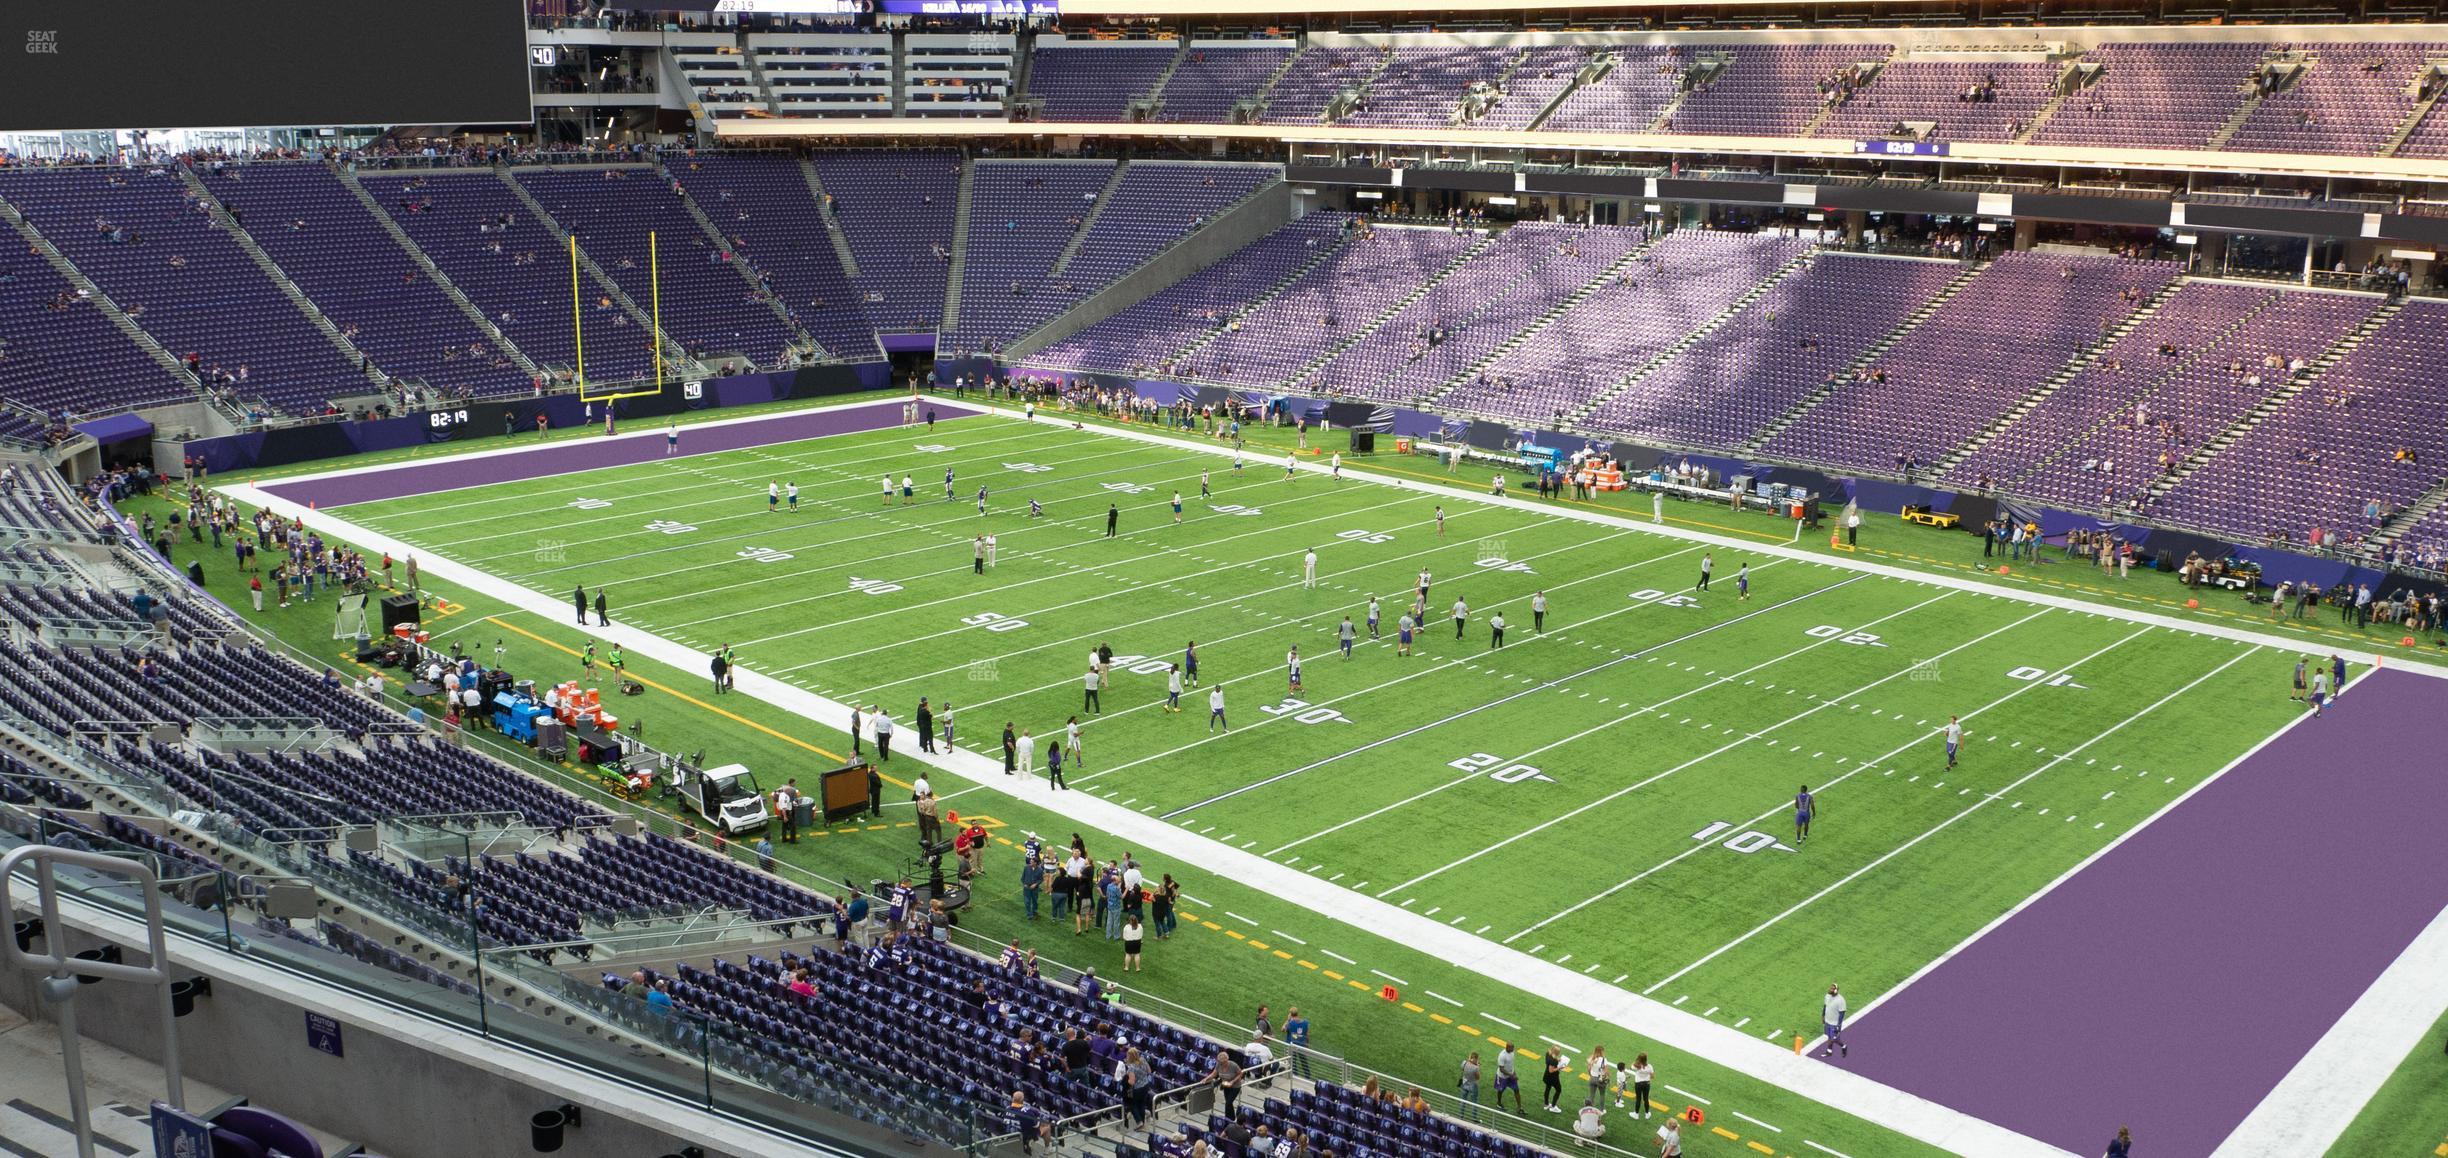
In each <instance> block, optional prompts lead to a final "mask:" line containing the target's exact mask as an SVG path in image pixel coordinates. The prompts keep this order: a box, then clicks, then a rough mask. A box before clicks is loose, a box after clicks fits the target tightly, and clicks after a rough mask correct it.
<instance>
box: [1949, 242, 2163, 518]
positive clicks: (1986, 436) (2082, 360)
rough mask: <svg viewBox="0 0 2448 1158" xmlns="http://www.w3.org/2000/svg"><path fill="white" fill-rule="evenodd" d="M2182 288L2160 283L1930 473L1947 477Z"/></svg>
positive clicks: (2122, 338)
mask: <svg viewBox="0 0 2448 1158" xmlns="http://www.w3.org/2000/svg"><path fill="white" fill-rule="evenodd" d="M2182 288H2184V282H2183V281H2182V280H2181V279H2179V280H2177V281H2171V282H2169V283H2168V284H2166V285H2164V286H2161V287H2160V288H2159V292H2157V293H2155V294H2152V295H2151V298H2150V300H2149V301H2146V302H2144V303H2142V305H2141V307H2140V308H2138V309H2136V310H2133V311H2132V312H2130V313H2128V314H2126V315H2125V316H2124V318H2123V319H2121V320H2119V321H2118V322H2117V324H2115V325H2113V326H2110V327H2109V328H2108V329H2107V330H2106V331H2104V332H2103V333H2101V335H2100V336H2099V339H2098V340H2097V341H2094V342H2092V343H2091V345H2090V346H2089V347H2087V348H2085V349H2084V350H2083V351H2082V352H2081V353H2078V354H2076V355H2074V356H2073V357H2071V358H2068V359H2066V362H2065V364H2064V365H2062V366H2059V367H2058V368H2057V369H2056V370H2055V371H2054V372H2052V373H2051V374H2050V375H2049V376H2048V377H2047V378H2045V379H2042V380H2041V382H2040V384H2039V385H2038V386H2036V387H2034V388H2033V389H2032V391H2031V392H2030V393H2028V394H2025V395H2024V396H2023V397H2021V398H2019V399H2017V400H2015V404H2014V405H2012V406H2010V407H2007V408H2006V412H2005V413H2003V414H2000V415H1998V416H1997V417H1996V418H1993V419H1991V420H1990V421H1989V424H1988V425H1987V426H1984V427H1982V428H1981V429H1980V430H1978V431H1976V432H1974V433H1973V435H1972V437H1970V438H1967V439H1965V440H1964V441H1963V442H1962V443H1961V444H1960V445H1958V446H1956V448H1955V449H1953V450H1950V451H1948V452H1947V453H1946V455H1945V457H1943V458H1940V459H1939V460H1938V462H1937V464H1936V465H1935V466H1933V467H1931V468H1930V477H1931V478H1942V477H1944V476H1945V475H1946V473H1947V472H1948V471H1951V470H1954V469H1955V467H1956V466H1957V465H1958V464H1960V463H1962V462H1963V460H1964V459H1966V458H1969V457H1971V455H1972V452H1973V451H1976V450H1979V449H1980V448H1981V447H1982V446H1984V445H1986V444H1987V443H1988V441H1989V440H1990V439H1992V438H1996V437H1997V435H1998V432H1999V431H2001V430H2004V429H2006V428H2007V427H2008V426H2011V425H2013V424H2014V423H2015V421H2016V420H2017V419H2020V418H2022V417H2023V416H2024V415H2026V414H2029V413H2031V412H2032V408H2033V407H2035V406H2038V405H2040V403H2041V402H2042V401H2043V400H2045V399H2047V398H2048V396H2049V395H2051V394H2055V393H2056V392H2057V391H2058V390H2059V389H2061V388H2062V387H2064V386H2065V384H2066V383H2068V382H2071V381H2073V380H2074V379H2075V378H2077V377H2079V376H2081V374H2082V372H2083V371H2085V370H2088V369H2090V368H2091V365H2092V363H2094V362H2097V361H2099V359H2100V355H2102V354H2105V353H2107V352H2108V351H2109V350H2111V349H2114V348H2115V347H2116V344H2117V343H2118V342H2121V341H2124V340H2125V335H2127V334H2130V333H2132V332H2133V331H2134V328H2135V327H2136V326H2139V325H2141V324H2142V321H2143V319H2145V318H2148V317H2150V316H2151V315H2152V314H2155V313H2158V312H2159V307H2161V306H2164V305H2166V304H2167V301H2168V299H2169V298H2172V297H2175V296H2176V291H2177V290H2180V289H2182ZM2181 364H2182V363H2179V365H2181Z"/></svg>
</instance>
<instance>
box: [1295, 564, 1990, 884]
mask: <svg viewBox="0 0 2448 1158" xmlns="http://www.w3.org/2000/svg"><path fill="white" fill-rule="evenodd" d="M1953 595H1954V592H1951V591H1941V592H1939V593H1938V594H1936V595H1934V596H1931V597H1930V598H1928V599H1925V600H1923V601H1921V602H1920V603H1916V604H1914V605H1912V606H1911V607H1907V608H1905V609H1904V610H1903V611H1898V612H1894V613H1892V614H1889V615H1883V616H1880V617H1879V618H1877V619H1873V620H1871V621H1870V622H1868V623H1864V624H1862V625H1860V626H1858V627H1855V628H1853V629H1852V630H1854V631H1860V630H1863V629H1865V628H1869V627H1873V626H1876V625H1878V624H1881V623H1884V622H1886V621H1887V620H1890V619H1893V618H1895V617H1896V616H1898V615H1903V614H1906V613H1907V612H1912V611H1918V610H1920V609H1921V608H1924V607H1927V606H1929V605H1930V604H1932V603H1936V602H1938V601H1939V600H1941V599H1947V598H1950V597H1952V596H1953ZM1734 622H1737V621H1736V620H1731V619H1729V620H1725V621H1724V622H1721V623H1719V624H1717V625H1716V627H1723V626H1725V625H1726V624H1727V623H1734ZM1712 630H1715V628H1714V627H1711V628H1703V629H1701V630H1700V631H1696V632H1693V633H1691V634H1690V635H1684V636H1680V637H1677V638H1675V639H1670V640H1667V641H1666V642H1664V643H1658V644H1652V645H1650V646H1648V647H1645V648H1642V649H1640V650H1639V651H1636V652H1633V653H1632V654H1631V655H1630V656H1629V657H1628V658H1633V659H1638V658H1640V657H1642V656H1646V655H1649V654H1651V653H1653V652H1656V651H1659V650H1661V649H1663V648H1667V647H1671V646H1673V645H1674V644H1677V643H1680V642H1682V641H1684V640H1687V639H1692V638H1696V637H1697V636H1700V635H1703V634H1706V633H1707V632H1708V631H1712ZM1836 638H1837V637H1835V636H1826V637H1822V638H1816V639H1813V640H1811V641H1810V642H1809V643H1806V644H1803V645H1802V646H1801V647H1798V648H1795V649H1794V650H1792V651H1789V652H1786V653H1785V654H1783V655H1780V656H1777V657H1775V658H1773V659H1769V660H1765V661H1763V662H1761V663H1757V664H1753V665H1752V666H1750V667H1747V668H1744V669H1743V670H1741V671H1738V672H1734V673H1732V674H1731V675H1722V676H1718V677H1715V678H1714V679H1711V680H1707V681H1705V682H1703V683H1700V684H1698V685H1696V686H1694V687H1692V688H1690V689H1689V690H1686V691H1683V692H1679V693H1677V694H1675V695H1672V696H1668V697H1667V698H1665V699H1662V700H1659V701H1657V702H1655V703H1652V704H1650V705H1649V706H1647V707H1644V708H1639V709H1636V710H1634V711H1630V712H1626V713H1624V714H1623V715H1620V716H1617V717H1615V718H1614V719H1612V720H1608V721H1607V722H1605V723H1603V724H1598V725H1595V726H1593V727H1589V728H1584V729H1582V730H1580V731H1578V732H1575V733H1573V734H1572V735H1569V736H1566V737H1564V738H1563V739H1560V740H1555V741H1552V742H1550V743H1546V744H1541V745H1539V746H1538V747H1536V748H1532V749H1531V750H1529V751H1527V752H1524V753H1522V754H1520V755H1518V756H1515V757H1513V760H1514V762H1515V763H1527V762H1528V761H1529V760H1530V758H1531V757H1533V756H1537V755H1540V754H1542V753H1545V752H1548V751H1551V750H1553V749H1555V748H1560V747H1562V746H1564V745H1566V744H1570V743H1572V742H1574V741H1576V740H1580V739H1583V738H1585V737H1588V736H1590V735H1593V734H1595V733H1598V732H1601V731H1604V730H1606V729H1608V728H1611V727H1614V726H1615V725H1617V724H1620V723H1623V722H1624V721H1626V720H1630V719H1635V718H1637V717H1640V716H1643V715H1646V714H1648V713H1650V712H1654V711H1657V710H1658V709H1660V708H1663V707H1665V706H1666V705H1668V704H1671V703H1674V702H1676V701H1678V700H1683V699H1687V698H1689V697H1692V696H1696V695H1699V694H1700V693H1702V692H1705V691H1708V690H1710V689H1712V688H1718V687H1723V686H1725V685H1726V684H1727V683H1730V682H1732V681H1734V680H1736V679H1740V678H1741V677H1743V676H1746V675H1749V674H1751V673H1752V672H1755V671H1758V670H1760V669H1762V668H1766V667H1772V666H1774V665H1776V664H1779V663H1783V662H1784V661H1786V660H1789V659H1792V658H1793V657H1795V656H1797V655H1801V654H1803V653H1804V652H1808V651H1813V650H1816V649H1818V648H1820V647H1824V646H1826V645H1828V644H1830V643H1833V642H1835V641H1836ZM1482 775H1484V773H1482V772H1469V773H1465V774H1463V775H1461V776H1457V777H1455V778H1453V779H1451V780H1448V781H1446V782H1445V783H1443V784H1439V785H1437V786H1436V787H1434V788H1430V789H1428V790H1426V791H1423V792H1415V793H1413V794H1411V795H1409V796H1406V797H1404V798H1402V799H1400V800H1397V801H1395V802H1393V803H1392V804H1388V805H1385V806H1383V807H1381V808H1377V809H1373V810H1371V811H1369V812H1364V813H1362V814H1360V815H1358V816H1355V817H1353V818H1351V819H1350V820H1346V821H1344V822H1342V823H1341V824H1337V825H1334V826H1332V827H1329V828H1323V829H1319V830H1318V831H1316V832H1313V833H1310V834H1309V835H1307V836H1304V837H1301V838H1299V839H1297V840H1294V841H1292V842H1290V843H1288V844H1283V845H1280V846H1277V847H1275V848H1271V849H1268V850H1267V855H1268V856H1274V855H1275V854H1277V853H1281V852H1289V851H1291V850H1292V849H1295V848H1298V847H1300V846H1301V845H1304V844H1307V843H1309V842H1310V841H1313V840H1316V839H1317V838H1319V837H1321V836H1330V835H1332V834H1334V833H1337V832H1341V831H1343V830H1344V829H1346V828H1350V827H1352V826H1353V825H1356V824H1361V823H1365V822H1367V821H1370V820H1374V819H1376V818H1377V817H1380V816H1383V815H1385V814H1386V813H1389V812H1393V811H1395V810H1396V809H1400V808H1405V807H1408V806H1410V805H1412V804H1416V803H1418V802H1420V801H1422V800H1426V799H1427V798H1429V797H1431V796H1434V795H1436V794H1438V793H1440V792H1443V791H1445V790H1447V789H1449V788H1458V787H1460V786H1462V785H1464V784H1468V783H1470V782H1471V781H1473V780H1477V779H1479V778H1480V777H1481V776H1482Z"/></svg>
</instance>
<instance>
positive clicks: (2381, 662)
mask: <svg viewBox="0 0 2448 1158" xmlns="http://www.w3.org/2000/svg"><path fill="white" fill-rule="evenodd" d="M928 397H930V398H932V397H933V396H931V395H930V396H928ZM938 401H939V402H940V403H941V404H942V405H947V406H960V407H966V408H968V409H971V410H978V411H984V412H987V413H992V414H999V415H1002V416H1004V417H1007V418H1013V419H1017V418H1019V417H1020V412H1019V411H1017V410H1011V409H1006V408H1004V407H1000V406H993V405H988V404H985V403H979V402H973V401H966V400H963V401H954V400H950V399H940V400H938ZM1105 433H1106V434H1107V435H1108V436H1110V437H1114V438H1127V439H1131V440H1133V441H1136V442H1145V443H1149V444H1152V445H1160V446H1170V447H1174V448H1176V449H1179V450H1184V451H1189V452H1192V453H1196V454H1204V455H1209V456H1216V457H1222V458H1227V459H1229V458H1231V457H1232V448H1230V447H1217V446H1212V445H1209V444H1207V443H1204V442H1198V441H1192V440H1188V439H1179V438H1172V437H1169V436H1166V435H1162V434H1157V433H1154V432H1150V431H1142V430H1127V429H1114V430H1107V431H1105ZM1300 466H1301V469H1302V470H1304V471H1308V472H1310V473H1313V474H1321V475H1322V474H1324V473H1326V468H1325V467H1324V466H1322V465H1318V464H1313V463H1302V464H1300ZM1344 477H1345V478H1346V479H1347V480H1352V481H1359V482H1365V483H1369V484H1372V485H1376V486H1389V487H1397V488H1401V489H1404V490H1409V491H1413V492H1417V493H1424V494H1431V495H1436V496H1439V497H1442V498H1450V499H1455V500H1459V501H1463V502H1469V503H1477V504H1481V505H1485V506H1497V507H1511V508H1513V509H1515V510H1520V511H1532V512H1537V513H1541V514H1548V515H1553V516H1555V517H1557V518H1562V519H1574V520H1578V521H1580V522H1584V523H1592V524H1596V525H1598V526H1606V527H1628V528H1631V529H1633V530H1637V531H1641V532H1644V533H1647V534H1652V535H1659V536H1662V537H1665V538H1670V539H1682V540H1685V541H1686V542H1695V543H1706V544H1709V545H1711V546H1714V547H1719V548H1723V549H1727V550H1739V551H1744V552H1749V553H1751V554H1753V555H1770V556H1776V557H1778V558H1785V559H1793V560H1796V561H1799V562H1806V563H1817V564H1820V565H1822V566H1826V567H1834V568H1837V569H1840V570H1845V571H1857V572H1860V573H1862V574H1865V575H1879V576H1883V577H1885V578H1889V579H1898V580H1902V581H1904V582H1907V583H1918V584H1922V585H1925V586H1931V587H1945V588H1949V589H1952V590H1956V591H1966V592H1972V593H1975V594H1980V595H1990V596H1995V597H1997V598H2000V599H2009V600H2013V601H2015V602H2018V603H2026V604H2030V605H2032V606H2035V607H2051V608H2056V609H2058V610H2060V611H2079V612H2082V613H2083V614H2086V615H2097V616H2100V617H2102V618H2105V619H2115V620H2121V621H2123V622H2126V623H2136V624H2147V625H2149V626H2152V627H2163V628H2166V629H2168V630H2170V631H2183V632H2190V633H2192V634H2194V635H2206V636H2211V637H2214V638H2217V639H2230V640H2235V641H2238V642H2241V643H2249V644H2255V645H2258V646H2261V647H2267V648H2276V649H2284V650H2290V651H2303V650H2305V649H2306V648H2309V647H2313V646H2315V645H2313V644H2311V643H2308V642H2307V641H2305V640H2301V639H2290V638H2288V637H2286V636H2282V635H2269V634H2265V633H2262V632H2258V631H2248V630H2245V629H2242V628H2236V627H2228V626H2225V625H2223V624H2216V623H2204V622H2201V621H2199V620H2193V619H2183V618H2179V617H2177V616H2173V615H2162V614H2159V613H2158V612H2154V611H2137V610H2134V609H2132V608H2128V607H2118V606H2115V605H2113V604H2108V603H2101V602H2094V601H2091V600H2085V599H2076V598H2073V597H2071V596H2065V595H2050V594H2047V593H2045V592H2039V591H2026V590H2023V589H2021V588H2016V587H2006V586H2001V585H1998V584H1993V583H1989V582H1987V581H1984V580H1979V579H1969V578H1964V577H1962V576H1956V575H1942V574H1937V573H1935V572H1929V571H1917V570H1914V569H1912V568H1909V567H1898V566H1895V565H1893V564H1888V563H1874V562H1871V561H1869V560H1867V559H1861V558H1857V557H1854V556H1850V555H1822V554H1818V553H1815V552H1811V551H1805V550H1802V549H1800V548H1796V547H1792V546H1786V545H1779V544H1775V543H1765V542H1758V541H1753V540H1749V539H1743V538H1738V537H1736V536H1732V535H1721V534H1717V533H1714V532H1710V531H1701V530H1695V529H1692V528H1689V527H1678V526H1673V525H1670V524H1663V523H1652V522H1650V521H1649V520H1647V519H1645V518H1640V517H1636V516H1633V515H1630V514H1623V515H1617V514H1610V513H1607V512H1603V511H1594V510H1589V509H1586V508H1581V507H1557V506H1553V505H1551V504H1549V503H1547V502H1544V501H1541V500H1537V499H1524V498H1518V497H1514V496H1511V495H1507V496H1504V497H1498V496H1495V495H1491V494H1488V493H1486V492H1485V491H1480V490H1473V489H1471V488H1469V487H1465V486H1456V485H1453V484H1448V483H1434V482H1424V481H1421V480H1418V479H1404V478H1394V477H1391V476H1386V475H1377V474H1371V473H1370V472H1369V471H1368V470H1367V469H1366V464H1354V469H1353V471H1352V472H1351V473H1348V474H1346V475H1345V476H1344ZM2319 646H2320V648H2321V650H2325V651H2330V652H2333V653H2335V654H2338V655H2341V656H2344V657H2345V658H2346V660H2347V661H2348V662H2350V663H2358V664H2364V665H2366V666H2385V667H2391V668H2395V669H2397V670H2399V671H2411V672H2417V673H2420V674H2422V675H2427V676H2432V677H2434V678H2439V679H2448V666H2442V665H2439V664H2432V663H2425V662H2422V661H2420V660H2409V659H2405V658H2403V657H2402V655H2401V654H2400V653H2394V652H2372V651H2365V650H2357V649H2340V648H2337V647H2334V646H2329V645H2325V644H2324V645H2319Z"/></svg>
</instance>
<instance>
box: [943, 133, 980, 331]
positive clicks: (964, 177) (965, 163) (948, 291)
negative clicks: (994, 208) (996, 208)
mask: <svg viewBox="0 0 2448 1158" xmlns="http://www.w3.org/2000/svg"><path fill="white" fill-rule="evenodd" d="M976 184H977V162H975V161H972V160H970V159H969V158H967V157H962V158H961V174H960V196H959V197H958V198H956V199H955V200H954V201H953V204H952V262H951V265H950V267H949V268H948V270H947V271H946V272H945V274H944V308H943V322H942V323H941V324H939V325H938V326H937V327H936V329H935V332H936V334H937V336H938V340H940V338H941V335H944V334H949V333H951V332H952V331H953V330H955V329H957V328H958V327H959V326H960V305H961V278H962V277H964V276H965V275H966V273H967V270H968V268H969V193H970V190H971V189H972V188H974V187H975V186H976Z"/></svg>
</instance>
